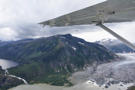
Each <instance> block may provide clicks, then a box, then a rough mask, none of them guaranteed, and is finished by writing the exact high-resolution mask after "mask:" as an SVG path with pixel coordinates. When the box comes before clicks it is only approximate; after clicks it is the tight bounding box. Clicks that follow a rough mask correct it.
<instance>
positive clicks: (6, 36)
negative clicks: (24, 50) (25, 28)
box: [0, 27, 17, 41]
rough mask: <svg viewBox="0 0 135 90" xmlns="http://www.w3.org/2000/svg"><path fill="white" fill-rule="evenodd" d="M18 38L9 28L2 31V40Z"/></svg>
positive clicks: (0, 31)
mask: <svg viewBox="0 0 135 90" xmlns="http://www.w3.org/2000/svg"><path fill="white" fill-rule="evenodd" d="M16 37H17V33H16V32H15V31H14V30H12V29H10V28H8V27H6V28H2V29H0V40H4V41H8V40H16Z"/></svg>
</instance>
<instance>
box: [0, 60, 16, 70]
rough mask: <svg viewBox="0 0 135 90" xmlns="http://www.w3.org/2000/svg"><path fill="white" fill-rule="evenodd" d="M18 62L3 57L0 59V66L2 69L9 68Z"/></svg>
mask: <svg viewBox="0 0 135 90" xmlns="http://www.w3.org/2000/svg"><path fill="white" fill-rule="evenodd" d="M17 65H18V63H16V62H13V61H10V60H5V59H0V66H1V67H2V69H9V68H11V67H16V66H17Z"/></svg>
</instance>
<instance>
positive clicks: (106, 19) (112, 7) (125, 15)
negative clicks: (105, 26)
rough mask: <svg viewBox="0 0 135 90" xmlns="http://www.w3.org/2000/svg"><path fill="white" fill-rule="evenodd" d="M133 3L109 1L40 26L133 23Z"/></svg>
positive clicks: (129, 1) (127, 0)
mask: <svg viewBox="0 0 135 90" xmlns="http://www.w3.org/2000/svg"><path fill="white" fill-rule="evenodd" d="M131 1H134V0H126V1H125V0H109V1H106V2H103V3H99V4H97V5H94V6H90V7H87V8H84V9H82V10H79V11H75V12H72V13H70V14H66V15H63V16H60V17H57V18H54V19H51V20H48V21H44V22H41V23H39V24H42V25H50V26H57V27H61V26H72V25H84V24H93V23H98V22H103V23H114V22H127V21H133V19H135V16H134V15H135V4H133V3H132V2H131Z"/></svg>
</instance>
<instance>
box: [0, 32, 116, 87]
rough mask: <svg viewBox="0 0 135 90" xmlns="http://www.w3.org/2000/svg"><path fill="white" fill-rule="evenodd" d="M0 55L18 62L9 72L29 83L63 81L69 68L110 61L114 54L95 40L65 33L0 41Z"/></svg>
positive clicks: (69, 72)
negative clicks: (89, 40)
mask: <svg viewBox="0 0 135 90" xmlns="http://www.w3.org/2000/svg"><path fill="white" fill-rule="evenodd" d="M0 58H5V59H10V60H15V61H16V62H19V63H20V64H21V65H20V66H18V67H16V68H12V69H10V70H9V72H10V73H11V74H13V75H17V76H20V77H22V78H24V79H26V80H27V81H28V82H30V83H35V82H36V83H38V82H43V83H44V82H45V83H49V84H53V85H64V83H69V82H68V80H67V78H68V77H69V76H70V74H71V73H72V72H75V71H77V70H82V69H83V68H84V67H85V66H88V65H92V64H93V63H97V64H101V63H105V62H110V61H111V60H113V59H114V58H116V55H115V54H114V53H112V52H110V51H109V50H107V49H106V48H105V47H103V46H101V45H99V44H95V43H89V42H86V41H84V40H82V39H80V38H76V37H73V36H71V35H70V34H67V35H56V36H52V37H48V38H40V39H29V40H20V41H15V42H10V43H7V44H4V45H0Z"/></svg>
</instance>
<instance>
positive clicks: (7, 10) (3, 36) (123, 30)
mask: <svg viewBox="0 0 135 90" xmlns="http://www.w3.org/2000/svg"><path fill="white" fill-rule="evenodd" d="M102 1H105V0H57V2H56V1H55V0H0V40H18V39H24V38H32V37H34V38H37V37H47V36H51V35H55V34H66V33H72V34H73V35H75V36H78V37H81V38H84V39H86V40H87V41H95V40H100V39H103V38H114V37H113V36H111V35H110V34H108V33H107V32H105V31H103V30H102V29H100V28H99V27H97V26H94V25H90V26H89V25H84V26H73V27H63V28H57V27H53V28H50V27H45V28H42V27H41V26H40V25H38V24H37V23H39V22H41V21H45V20H48V19H51V18H54V17H57V16H60V15H63V14H66V13H69V12H72V11H76V10H79V9H81V8H84V7H88V6H90V5H93V4H96V3H99V2H102ZM107 26H108V27H110V28H112V29H113V30H114V31H116V32H117V33H119V34H120V35H122V36H124V37H125V38H127V39H128V40H130V41H134V42H135V40H134V33H135V31H134V28H135V23H122V24H107Z"/></svg>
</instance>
